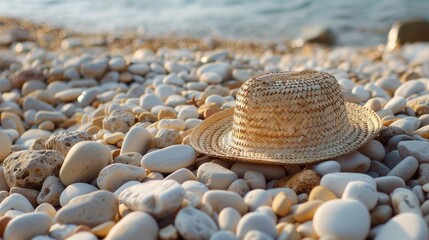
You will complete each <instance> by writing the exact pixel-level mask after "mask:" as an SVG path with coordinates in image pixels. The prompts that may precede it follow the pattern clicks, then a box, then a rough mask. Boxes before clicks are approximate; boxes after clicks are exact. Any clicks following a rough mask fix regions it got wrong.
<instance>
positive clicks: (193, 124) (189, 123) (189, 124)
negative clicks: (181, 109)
mask: <svg viewBox="0 0 429 240" xmlns="http://www.w3.org/2000/svg"><path fill="white" fill-rule="evenodd" d="M202 122H203V120H201V119H194V118H190V119H186V121H185V123H186V127H185V131H186V130H189V129H193V128H194V127H197V126H198V125H200V124H201V123H202Z"/></svg>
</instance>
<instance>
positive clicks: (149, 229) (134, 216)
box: [105, 211, 159, 240]
mask: <svg viewBox="0 0 429 240" xmlns="http://www.w3.org/2000/svg"><path fill="white" fill-rule="evenodd" d="M158 230H159V227H158V224H157V223H156V221H155V219H153V217H152V216H150V215H149V214H147V213H145V212H141V211H135V212H130V213H128V214H127V215H126V216H125V217H124V218H122V219H121V220H120V221H119V222H118V223H117V224H116V225H115V226H113V228H112V229H111V230H110V231H109V234H107V237H106V238H105V239H106V240H121V239H127V240H156V239H157V238H158Z"/></svg>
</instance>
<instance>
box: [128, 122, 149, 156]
mask: <svg viewBox="0 0 429 240" xmlns="http://www.w3.org/2000/svg"><path fill="white" fill-rule="evenodd" d="M152 140H153V136H152V134H151V133H150V132H149V131H148V130H147V129H146V128H142V127H133V128H131V129H130V131H128V133H127V134H126V135H125V138H124V143H123V144H122V148H121V155H122V154H124V153H129V152H138V153H140V154H145V153H146V152H147V150H148V149H149V144H150V143H151V142H152Z"/></svg>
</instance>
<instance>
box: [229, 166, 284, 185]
mask: <svg viewBox="0 0 429 240" xmlns="http://www.w3.org/2000/svg"><path fill="white" fill-rule="evenodd" d="M231 171H233V172H235V173H236V174H237V175H238V177H239V178H243V177H244V174H245V173H246V172H247V171H256V172H260V173H262V174H263V175H264V177H265V179H266V180H267V181H271V180H273V179H280V178H284V177H285V176H286V172H285V169H284V168H283V167H279V166H275V165H268V164H257V163H245V162H236V163H234V164H233V165H232V166H231Z"/></svg>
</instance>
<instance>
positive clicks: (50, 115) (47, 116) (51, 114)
mask: <svg viewBox="0 0 429 240" xmlns="http://www.w3.org/2000/svg"><path fill="white" fill-rule="evenodd" d="M66 120H67V117H66V116H65V115H64V114H62V113H61V112H56V111H44V110H42V111H38V112H37V113H36V118H35V121H36V124H40V123H42V122H45V121H51V122H53V123H62V122H64V121H66Z"/></svg>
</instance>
